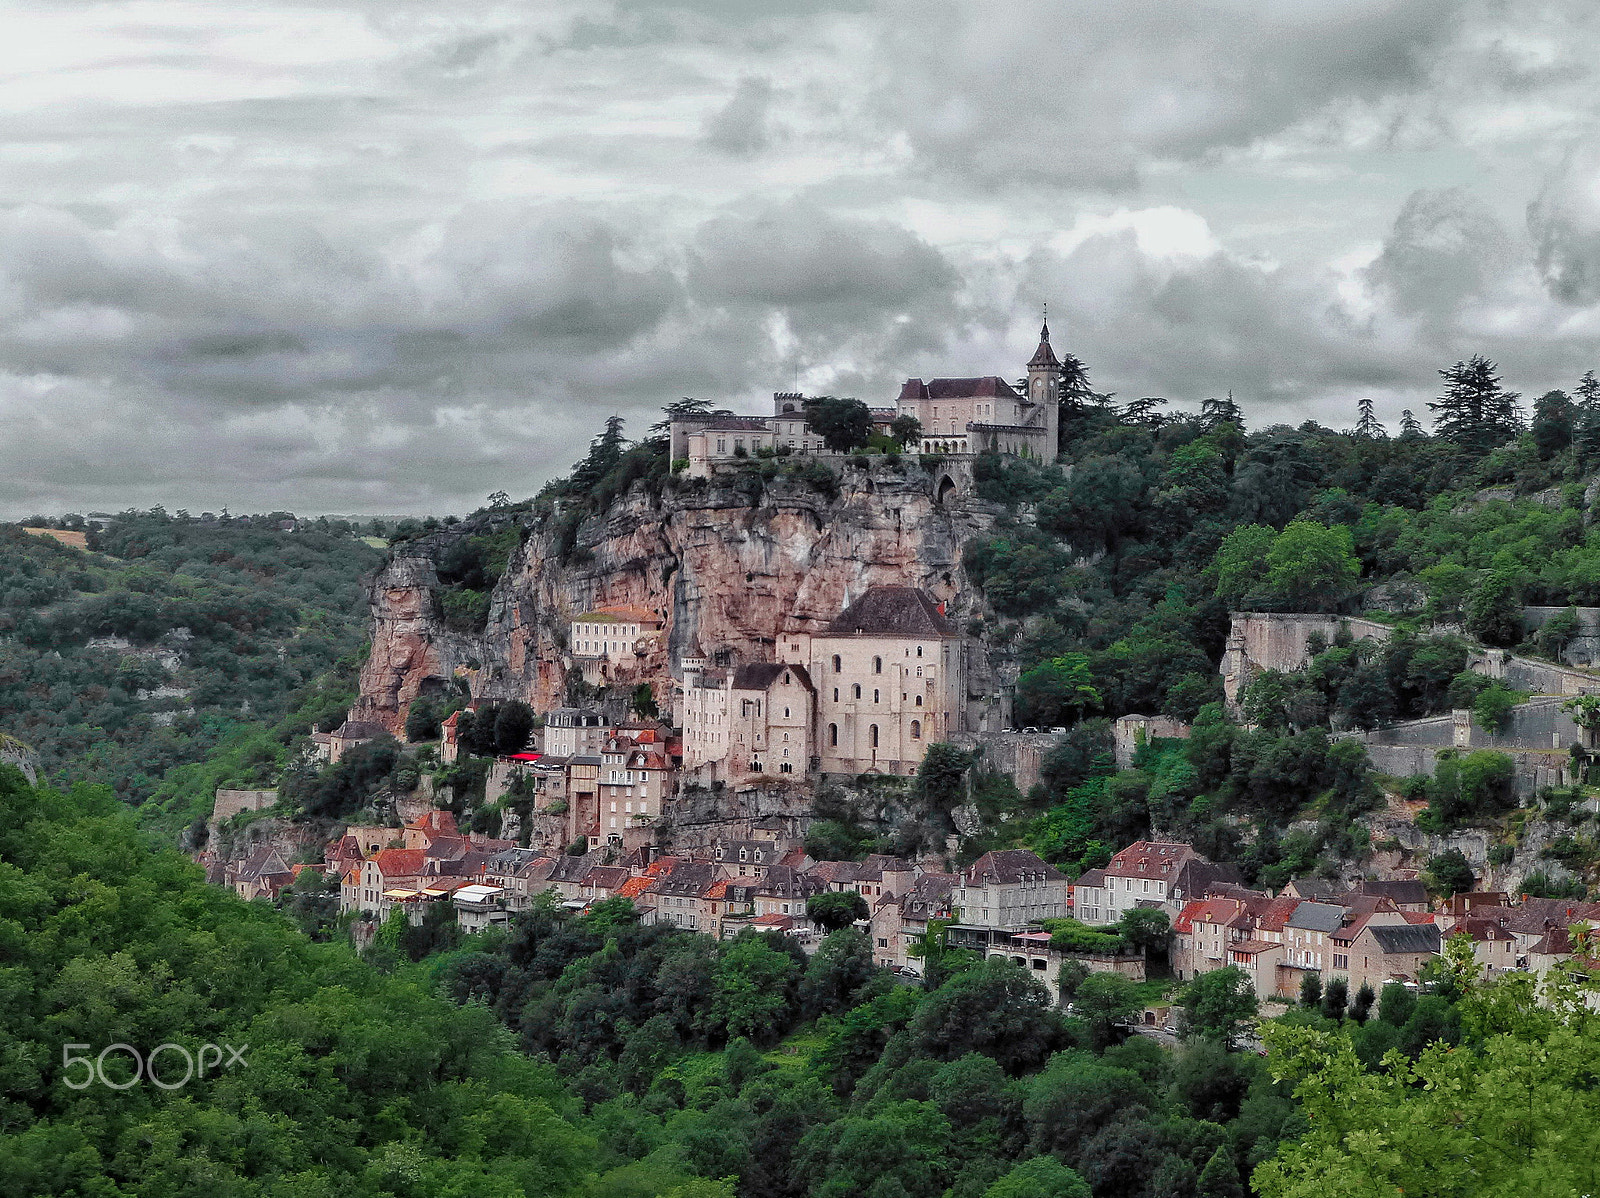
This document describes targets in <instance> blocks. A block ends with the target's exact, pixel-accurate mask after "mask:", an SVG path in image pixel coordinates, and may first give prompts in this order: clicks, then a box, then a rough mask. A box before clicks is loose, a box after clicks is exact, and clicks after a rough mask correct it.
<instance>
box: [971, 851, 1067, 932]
mask: <svg viewBox="0 0 1600 1198" xmlns="http://www.w3.org/2000/svg"><path fill="white" fill-rule="evenodd" d="M950 905H951V907H952V908H954V909H955V910H956V911H957V912H959V918H960V919H961V921H962V922H963V923H968V924H980V925H983V926H985V927H991V928H1022V927H1027V926H1028V925H1029V924H1035V923H1038V922H1039V921H1040V920H1041V919H1064V918H1067V917H1068V916H1070V915H1071V914H1072V882H1071V881H1070V880H1069V879H1068V878H1067V876H1066V875H1065V874H1063V873H1062V872H1061V871H1060V870H1058V869H1056V867H1055V866H1053V865H1049V864H1047V863H1046V862H1045V861H1044V859H1043V858H1041V857H1040V856H1039V855H1038V854H1037V853H1034V852H1032V851H1031V850H1029V849H1001V850H995V851H992V852H988V853H985V854H984V855H983V856H981V857H979V858H978V859H977V860H976V861H974V862H973V863H972V865H971V866H970V867H968V868H967V869H964V870H962V871H961V872H960V873H959V874H958V875H957V877H956V885H955V888H954V890H953V891H952V892H951V896H950Z"/></svg>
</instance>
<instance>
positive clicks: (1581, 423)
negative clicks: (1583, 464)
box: [1573, 370, 1600, 455]
mask: <svg viewBox="0 0 1600 1198" xmlns="http://www.w3.org/2000/svg"><path fill="white" fill-rule="evenodd" d="M1574 390H1575V391H1576V393H1577V408H1578V411H1577V416H1576V425H1577V428H1576V430H1575V433H1574V435H1573V441H1574V442H1575V443H1576V444H1577V446H1578V449H1579V450H1580V451H1581V452H1583V453H1585V454H1590V455H1595V454H1600V379H1597V378H1595V377H1594V371H1592V370H1587V371H1585V372H1584V375H1583V377H1582V378H1581V379H1579V380H1578V385H1577V387H1576V388H1574Z"/></svg>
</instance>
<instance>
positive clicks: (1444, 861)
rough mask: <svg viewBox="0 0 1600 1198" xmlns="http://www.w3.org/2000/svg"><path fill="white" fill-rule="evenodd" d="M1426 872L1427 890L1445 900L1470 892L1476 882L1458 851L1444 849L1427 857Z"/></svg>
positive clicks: (1460, 852)
mask: <svg viewBox="0 0 1600 1198" xmlns="http://www.w3.org/2000/svg"><path fill="white" fill-rule="evenodd" d="M1426 872H1427V877H1428V885H1429V888H1430V889H1431V890H1433V891H1434V892H1435V893H1436V894H1441V895H1443V896H1445V897H1446V898H1448V897H1450V896H1451V895H1453V894H1461V893H1463V892H1466V891H1470V890H1471V889H1472V887H1473V886H1474V884H1475V883H1476V881H1477V879H1476V878H1475V877H1474V876H1473V873H1472V865H1471V864H1470V863H1469V862H1468V861H1467V858H1466V856H1465V854H1463V853H1462V851H1461V850H1460V849H1446V850H1445V851H1444V852H1442V853H1435V854H1434V855H1433V856H1432V857H1429V858H1428V868H1427V871H1426Z"/></svg>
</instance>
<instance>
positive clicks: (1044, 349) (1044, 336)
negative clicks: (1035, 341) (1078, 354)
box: [1028, 303, 1061, 370]
mask: <svg viewBox="0 0 1600 1198" xmlns="http://www.w3.org/2000/svg"><path fill="white" fill-rule="evenodd" d="M1060 365H1061V363H1060V362H1059V361H1057V360H1056V353H1055V350H1053V349H1051V348H1050V305H1049V303H1046V304H1045V305H1044V323H1043V324H1042V325H1040V326H1039V348H1038V349H1036V350H1034V351H1033V360H1032V361H1030V362H1029V363H1028V369H1029V370H1032V369H1033V368H1035V367H1037V366H1051V367H1054V366H1060Z"/></svg>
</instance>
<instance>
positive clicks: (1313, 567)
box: [1266, 520, 1361, 611]
mask: <svg viewBox="0 0 1600 1198" xmlns="http://www.w3.org/2000/svg"><path fill="white" fill-rule="evenodd" d="M1360 577H1361V563H1360V561H1359V560H1357V558H1356V555H1355V548H1354V540H1353V539H1352V537H1351V535H1350V530H1349V529H1348V528H1345V527H1344V526H1342V525H1340V526H1337V527H1334V528H1329V527H1327V526H1326V525H1323V524H1318V523H1316V522H1315V521H1312V520H1294V521H1291V522H1290V523H1289V525H1288V526H1287V527H1286V528H1284V530H1283V531H1282V532H1281V533H1279V534H1278V535H1277V537H1275V538H1274V539H1273V542H1272V548H1271V549H1270V550H1269V551H1268V553H1267V577H1266V587H1267V589H1268V591H1269V592H1271V594H1272V595H1273V596H1275V597H1276V598H1277V599H1278V600H1279V601H1280V602H1282V603H1283V604H1284V605H1285V606H1286V607H1287V608H1289V609H1290V610H1291V611H1326V610H1329V609H1336V608H1337V607H1338V605H1339V604H1340V603H1342V602H1343V601H1344V599H1345V596H1347V595H1348V594H1349V593H1350V589H1351V588H1352V587H1353V586H1354V585H1355V583H1356V580H1357V579H1358V578H1360Z"/></svg>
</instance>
